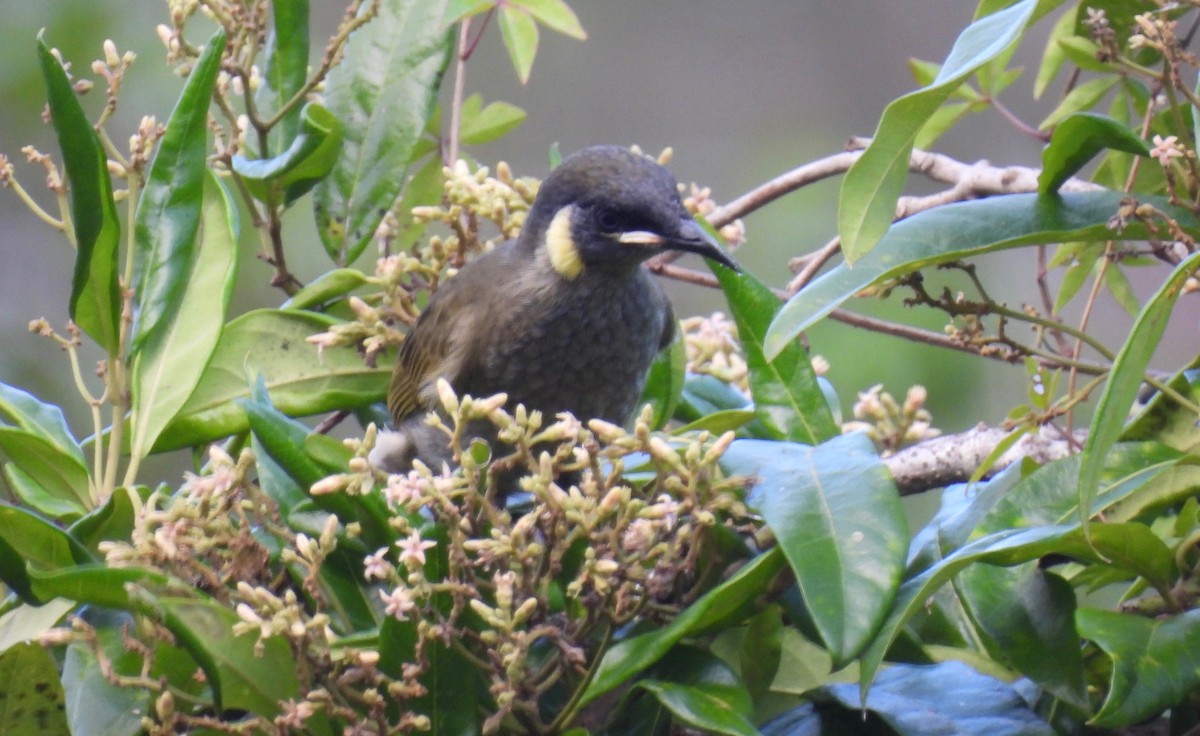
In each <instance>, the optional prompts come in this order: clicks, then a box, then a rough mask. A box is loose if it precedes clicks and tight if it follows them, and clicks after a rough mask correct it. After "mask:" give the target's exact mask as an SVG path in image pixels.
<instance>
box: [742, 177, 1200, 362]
mask: <svg viewBox="0 0 1200 736" xmlns="http://www.w3.org/2000/svg"><path fill="white" fill-rule="evenodd" d="M1124 196H1125V195H1124V194H1122V193H1120V192H1114V191H1107V190H1105V191H1096V192H1064V193H1062V194H1060V195H1059V196H1058V197H1039V196H1037V195H1035V194H1012V195H1006V196H1000V197H991V198H989V199H981V200H975V201H971V202H959V203H956V204H951V205H947V206H945V207H938V208H936V209H932V210H927V211H925V212H922V213H920V214H917V215H914V216H913V217H910V218H908V219H906V220H903V221H901V222H898V223H896V225H895V227H893V228H892V229H891V230H890V231H889V232H888V234H887V235H886V236H885V237H884V239H883V240H882V241H880V243H879V246H878V247H876V248H875V250H873V251H871V253H870V254H869V255H868V256H866V257H864V258H862V259H861V260H859V261H858V262H857V263H855V264H854V266H853V268H851V267H850V266H849V265H847V264H842V265H839V266H838V267H837V268H835V269H833V270H832V271H830V272H828V273H826V274H824V275H822V276H820V277H819V278H817V279H816V280H815V281H814V282H812V283H811V284H809V285H808V286H807V287H806V288H804V289H803V290H801V291H800V293H798V294H796V295H795V296H794V297H792V298H791V299H790V300H789V301H788V303H787V304H786V305H784V307H783V309H782V310H781V311H780V312H779V314H778V315H777V316H776V317H775V321H774V322H773V323H772V324H771V328H770V330H768V331H767V336H766V340H765V344H764V351H765V352H766V355H767V357H768V359H773V358H774V357H775V356H776V355H779V354H780V353H781V352H782V351H783V349H784V348H785V347H786V346H787V344H788V342H789V341H791V340H792V339H793V338H794V337H796V336H797V335H799V334H800V333H801V332H803V331H804V330H806V329H808V328H809V327H810V326H811V325H812V324H813V323H814V322H816V321H817V320H819V319H821V318H822V317H824V316H825V315H827V314H829V313H830V312H831V311H833V310H834V309H836V308H837V307H839V306H841V304H842V303H843V302H845V301H846V300H847V299H849V298H851V297H852V296H854V295H855V294H857V293H858V292H859V291H861V290H862V289H865V288H867V287H868V286H871V285H872V284H878V283H881V282H884V281H887V280H889V279H894V278H897V277H899V276H902V275H904V274H907V273H912V272H913V271H917V270H920V269H922V268H926V267H929V266H934V265H937V264H939V263H945V262H947V261H952V260H958V259H962V258H966V257H969V256H975V255H980V254H982V253H990V252H993V251H997V250H1004V249H1007V248H1017V247H1020V246H1025V245H1037V244H1043V243H1060V242H1070V241H1076V240H1082V241H1091V240H1109V239H1111V238H1112V237H1113V236H1114V233H1113V231H1112V230H1110V229H1109V228H1108V221H1109V219H1110V218H1112V216H1113V215H1114V214H1116V212H1117V209H1118V207H1120V203H1121V200H1122V199H1123V198H1124ZM1141 201H1143V202H1146V203H1148V204H1152V205H1154V206H1155V207H1158V208H1160V209H1163V210H1164V211H1166V212H1167V213H1168V214H1169V215H1170V217H1172V218H1174V219H1176V220H1177V221H1178V222H1179V224H1180V226H1181V227H1183V228H1184V230H1185V231H1188V232H1193V233H1195V232H1200V223H1197V221H1196V218H1195V217H1193V216H1192V215H1190V214H1189V213H1187V212H1185V211H1183V210H1181V209H1179V208H1176V207H1172V206H1171V205H1170V204H1169V203H1167V201H1166V200H1164V199H1161V198H1157V197H1142V198H1141ZM1121 237H1123V238H1125V239H1128V240H1138V239H1144V238H1146V237H1151V233H1149V232H1148V231H1147V230H1146V228H1145V227H1144V226H1143V225H1141V224H1140V223H1134V222H1130V223H1129V225H1128V226H1127V227H1126V228H1125V229H1124V230H1123V231H1122V233H1121Z"/></svg>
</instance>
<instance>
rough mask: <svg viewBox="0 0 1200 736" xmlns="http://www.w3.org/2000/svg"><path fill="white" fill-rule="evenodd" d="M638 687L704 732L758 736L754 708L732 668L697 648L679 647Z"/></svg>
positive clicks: (672, 712) (684, 722)
mask: <svg viewBox="0 0 1200 736" xmlns="http://www.w3.org/2000/svg"><path fill="white" fill-rule="evenodd" d="M637 687H638V688H641V689H643V690H646V691H648V692H650V693H652V694H653V695H654V697H655V698H656V699H657V700H658V702H659V703H661V704H662V705H663V706H664V707H666V709H667V710H668V711H670V712H671V715H672V716H674V719H675V721H677V722H678V723H680V724H683V725H686V726H691V727H692V728H695V729H699V730H701V731H704V732H705V733H719V734H728V736H757V734H758V731H757V729H755V728H754V724H753V722H752V721H751V720H750V718H751V717H752V716H753V711H754V708H753V705H752V703H751V700H750V694H749V693H748V692H747V691H746V688H745V686H744V685H743V684H742V683H741V682H739V681H738V678H737V675H735V674H734V673H733V670H732V669H730V667H729V665H727V664H725V662H723V661H722V660H721V659H719V658H718V657H717V656H716V655H714V654H712V653H710V652H708V651H706V650H703V649H698V648H695V647H679V648H677V649H676V650H674V651H673V652H672V653H671V654H670V655H669V656H668V657H667V658H666V659H664V660H663V661H662V662H661V663H659V665H658V666H657V667H655V668H654V671H653V672H652V673H651V674H650V676H649V677H647V678H644V679H641V680H638V681H637Z"/></svg>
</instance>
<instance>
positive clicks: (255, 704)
mask: <svg viewBox="0 0 1200 736" xmlns="http://www.w3.org/2000/svg"><path fill="white" fill-rule="evenodd" d="M157 604H158V605H159V606H161V607H162V609H163V610H164V611H165V612H166V613H167V627H168V628H170V629H171V633H173V634H175V635H176V636H177V637H179V639H180V642H181V643H182V644H183V646H184V648H186V649H187V650H188V652H189V653H191V654H193V656H195V655H196V654H197V653H201V656H200V657H197V662H200V663H201V666H203V661H202V660H208V661H210V662H211V663H212V665H213V666H212V667H206V668H205V674H206V675H207V676H208V681H209V684H210V685H211V687H212V689H213V693H214V697H215V699H216V703H217V706H218V709H225V708H232V709H243V710H248V711H250V712H252V713H257V714H259V715H261V716H265V717H267V718H271V717H273V716H274V715H275V714H276V713H278V712H279V707H280V702H281V701H284V700H288V699H292V698H296V697H297V696H298V695H302V693H300V692H299V682H298V681H297V679H296V665H295V661H294V660H293V658H292V650H291V647H289V646H288V644H287V642H286V641H284V639H283V637H281V636H272V637H269V638H266V639H263V641H262V644H263V648H262V652H261V654H259V653H255V651H254V650H255V642H256V636H255V632H251V633H249V634H243V635H242V636H234V634H233V630H232V629H233V625H234V624H235V623H237V622H238V621H239V620H240V619H239V618H238V617H237V614H235V613H234V612H233V611H230V610H229V609H228V608H225V607H224V606H222V605H221V604H219V603H217V602H216V601H212V600H203V599H195V598H170V597H166V598H158V599H157Z"/></svg>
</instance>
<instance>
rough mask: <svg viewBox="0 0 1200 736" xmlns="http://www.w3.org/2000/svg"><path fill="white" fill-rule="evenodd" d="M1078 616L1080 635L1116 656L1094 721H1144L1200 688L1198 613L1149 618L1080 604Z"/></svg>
mask: <svg viewBox="0 0 1200 736" xmlns="http://www.w3.org/2000/svg"><path fill="white" fill-rule="evenodd" d="M1075 618H1076V621H1077V622H1078V624H1079V632H1080V634H1082V635H1083V637H1084V638H1086V639H1090V640H1092V641H1094V642H1095V643H1096V645H1097V646H1099V647H1100V648H1101V649H1103V650H1104V653H1105V654H1107V655H1108V656H1109V658H1110V659H1111V660H1112V669H1113V672H1112V682H1111V684H1110V686H1109V690H1108V695H1107V696H1106V697H1105V699H1104V705H1103V706H1101V708H1100V710H1099V712H1097V713H1096V715H1095V716H1094V717H1093V718H1092V723H1093V724H1094V725H1097V726H1101V727H1117V726H1127V725H1132V724H1134V723H1138V722H1140V721H1144V720H1146V719H1147V718H1149V717H1151V716H1153V715H1156V714H1158V713H1161V712H1162V711H1164V710H1166V709H1167V708H1170V707H1172V706H1175V705H1178V704H1180V703H1182V702H1184V701H1186V699H1187V697H1188V694H1189V693H1191V692H1192V691H1194V690H1195V689H1196V688H1197V687H1198V686H1200V659H1198V657H1197V652H1200V611H1188V612H1186V613H1182V614H1179V615H1178V616H1172V617H1171V618H1167V619H1161V620H1151V619H1148V618H1143V617H1141V616H1134V615H1130V614H1125V613H1117V612H1116V611H1102V610H1098V609H1094V608H1081V609H1079V611H1078V613H1076V615H1075Z"/></svg>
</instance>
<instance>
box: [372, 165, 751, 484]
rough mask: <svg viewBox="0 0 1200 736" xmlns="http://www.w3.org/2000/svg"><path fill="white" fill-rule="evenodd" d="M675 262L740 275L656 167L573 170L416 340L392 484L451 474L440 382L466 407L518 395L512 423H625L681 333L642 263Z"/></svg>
mask: <svg viewBox="0 0 1200 736" xmlns="http://www.w3.org/2000/svg"><path fill="white" fill-rule="evenodd" d="M672 250H674V251H685V252H690V253H697V254H700V255H702V256H704V257H706V258H710V259H712V260H713V261H715V262H716V263H718V264H720V265H721V266H723V267H725V268H729V269H733V270H734V271H740V268H739V266H738V264H737V263H736V262H735V261H734V260H733V258H731V257H730V256H729V254H728V253H726V252H725V250H724V249H723V248H722V247H721V246H720V244H719V243H718V242H717V240H716V239H715V238H713V237H712V236H711V235H710V234H709V233H708V232H707V231H705V230H704V228H702V227H701V226H700V225H699V223H697V222H696V221H695V220H694V219H693V218H692V216H691V214H689V213H688V211H687V209H686V208H685V207H684V205H683V203H682V201H681V200H680V196H679V188H678V186H677V184H676V181H675V178H674V176H672V174H671V173H670V172H669V171H668V170H667V169H666V168H664V167H663V166H661V165H659V164H658V163H657V162H655V161H653V160H651V159H650V158H648V157H646V156H644V155H642V154H641V153H637V152H634V151H631V150H629V149H626V148H622V147H620V146H613V145H597V146H591V147H589V148H585V149H583V150H581V151H578V152H576V153H574V154H572V155H570V156H568V157H566V158H564V159H563V160H562V161H561V163H560V164H559V165H558V166H557V167H555V168H554V169H553V170H552V171H551V172H550V174H549V176H548V177H547V178H546V179H545V180H544V181H543V182H542V184H541V186H540V187H539V189H538V192H537V195H536V197H535V199H534V202H533V204H532V206H531V207H530V209H529V212H528V213H527V216H526V220H525V222H524V224H523V226H522V228H521V231H520V233H519V234H518V236H517V237H516V238H515V239H513V240H509V241H507V242H505V243H502V244H500V245H498V246H496V247H495V248H494V249H493V250H491V251H489V252H487V253H484V254H483V255H481V256H479V257H478V258H475V259H474V260H471V261H469V262H467V263H466V264H465V265H464V266H463V267H462V268H461V269H460V270H459V271H458V273H457V274H455V275H454V276H453V277H452V278H450V279H448V280H446V281H444V282H443V283H442V284H441V286H440V287H439V288H438V289H437V291H436V292H435V293H434V294H433V296H432V297H431V298H430V300H429V303H428V305H427V306H426V308H425V310H424V311H423V312H422V313H421V315H420V316H419V317H418V319H417V322H416V324H415V325H414V326H413V327H412V329H411V330H410V331H409V333H408V334H407V335H406V336H405V338H404V341H403V342H402V343H401V345H400V349H399V354H398V356H397V360H396V366H395V369H394V371H393V373H392V378H391V382H390V385H389V387H388V395H387V405H388V409H389V412H390V414H391V418H392V423H393V428H394V431H392V432H385V433H380V434H379V436H378V439H377V444H376V446H375V449H374V451H373V452H372V453H371V455H370V456H369V457H370V460H371V462H372V463H373V464H374V465H375V466H376V467H378V468H381V469H382V470H385V471H386V472H389V473H403V472H406V471H408V470H410V469H411V468H412V465H413V461H414V460H417V459H419V460H421V462H423V463H424V464H425V465H426V466H427V467H429V468H431V469H434V470H435V472H436V471H437V470H438V469H440V468H441V467H442V466H443V463H451V462H452V459H453V456H452V450H451V448H450V447H449V443H448V438H447V436H446V434H445V433H443V432H441V431H439V430H437V429H435V428H433V427H430V426H429V425H428V424H427V423H426V421H425V418H426V416H427V415H428V413H429V412H430V411H438V410H439V409H440V406H441V402H440V400H439V397H438V389H437V384H438V381H439V380H440V379H444V380H445V381H446V382H448V383H449V385H450V387H451V388H453V389H454V391H455V393H457V394H458V395H462V394H469V395H471V396H473V397H477V398H479V397H485V396H491V395H495V394H499V393H505V394H507V396H508V399H507V408H508V409H510V410H512V409H514V408H515V407H516V406H517V405H518V404H522V405H524V406H525V408H526V409H527V410H530V411H534V410H536V411H540V412H542V413H543V415H544V416H556V415H557V414H559V413H561V412H570V413H571V414H572V415H574V416H575V417H576V418H578V419H580V420H583V421H587V420H589V419H601V420H604V421H607V422H610V423H613V424H618V425H621V424H625V423H626V422H627V421H628V420H629V419H630V417H631V415H632V413H633V411H634V410H635V409H636V408H637V406H636V405H637V402H638V399H639V398H640V396H641V394H642V389H643V386H644V384H645V380H646V374H647V373H648V371H649V369H650V364H651V363H652V362H653V360H654V357H655V355H656V354H657V353H658V352H659V351H660V350H661V349H663V348H664V347H665V346H667V345H668V344H670V342H671V341H672V339H673V336H674V331H675V318H674V312H673V310H672V308H671V303H670V301H669V300H668V299H667V296H666V293H665V292H664V291H663V289H662V287H661V286H660V285H659V283H658V281H657V280H655V278H654V277H653V276H652V275H651V274H650V272H649V271H648V270H647V269H646V268H645V267H644V266H643V263H644V262H645V261H646V259H648V258H650V257H651V256H653V255H655V254H658V253H662V252H665V251H672ZM470 431H471V432H473V433H475V434H477V435H484V436H482V437H481V438H482V439H484V440H485V441H488V442H494V441H495V431H494V430H493V431H492V432H491V433H490V435H489V433H488V432H487V430H486V429H484V428H481V427H477V426H476V427H472V428H470ZM501 493H502V494H503V493H504V492H503V491H501Z"/></svg>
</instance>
